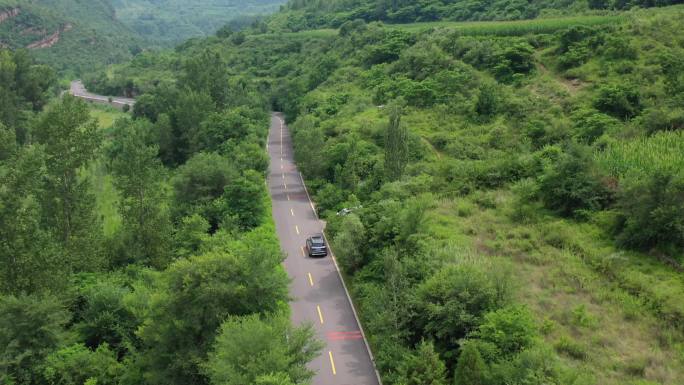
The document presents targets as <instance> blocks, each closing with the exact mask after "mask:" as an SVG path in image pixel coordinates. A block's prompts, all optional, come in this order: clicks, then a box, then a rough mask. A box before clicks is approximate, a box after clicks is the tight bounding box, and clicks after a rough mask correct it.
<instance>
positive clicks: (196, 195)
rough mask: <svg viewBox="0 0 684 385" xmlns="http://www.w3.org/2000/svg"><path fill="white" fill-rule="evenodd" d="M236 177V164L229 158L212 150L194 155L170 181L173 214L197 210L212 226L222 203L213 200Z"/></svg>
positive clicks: (215, 224)
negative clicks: (172, 192)
mask: <svg viewBox="0 0 684 385" xmlns="http://www.w3.org/2000/svg"><path fill="white" fill-rule="evenodd" d="M237 178H238V175H237V170H236V167H235V166H234V165H233V163H232V162H231V161H230V160H229V159H227V158H225V157H223V156H221V155H219V154H216V153H199V154H196V155H195V156H193V157H192V158H190V159H189V160H188V162H187V163H185V164H184V165H182V166H180V167H179V168H178V170H177V172H176V175H175V176H174V177H173V179H172V180H171V184H172V185H173V190H174V198H173V200H174V212H175V213H176V216H186V215H190V214H192V213H199V214H201V215H202V216H204V217H205V219H207V220H208V221H209V223H210V224H211V226H212V229H216V228H217V227H218V224H219V223H220V222H221V220H222V219H223V214H224V212H223V210H224V209H225V203H224V202H215V201H216V200H217V199H218V198H220V197H221V196H222V195H223V193H224V189H225V187H226V186H228V185H229V184H230V183H232V182H233V181H234V180H235V179H237ZM217 207H218V209H216V208H217ZM217 211H218V212H217Z"/></svg>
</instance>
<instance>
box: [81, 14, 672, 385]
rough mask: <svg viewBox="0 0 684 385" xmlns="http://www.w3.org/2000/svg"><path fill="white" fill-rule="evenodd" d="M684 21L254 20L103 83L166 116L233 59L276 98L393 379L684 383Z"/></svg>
mask: <svg viewBox="0 0 684 385" xmlns="http://www.w3.org/2000/svg"><path fill="white" fill-rule="evenodd" d="M287 12H289V11H286V12H285V13H287ZM278 17H279V16H276V18H278ZM683 18H684V10H683V9H682V7H681V6H673V7H667V8H663V9H651V10H634V11H630V12H624V13H617V14H615V15H612V16H611V15H605V16H586V17H580V16H573V17H565V18H550V19H536V20H528V21H518V22H503V23H498V22H477V23H470V22H469V23H455V22H447V21H440V22H435V23H412V24H404V25H383V24H381V23H368V24H366V23H364V22H362V21H359V22H354V23H352V24H347V25H346V26H343V27H341V28H339V29H338V30H333V29H323V30H307V31H302V32H298V33H275V34H274V33H267V34H264V33H259V32H258V31H254V32H253V33H248V34H246V35H232V36H229V37H225V38H220V37H212V38H208V39H204V40H197V41H191V42H188V43H186V44H183V45H182V46H180V47H178V49H177V50H176V51H175V52H173V53H171V52H169V53H165V54H163V55H143V56H140V57H138V58H136V60H135V61H133V62H131V63H128V64H126V65H121V66H115V67H113V68H111V69H110V70H109V71H108V72H107V73H101V74H100V75H98V76H94V77H93V78H92V79H91V80H92V82H91V85H93V86H96V87H102V88H103V89H108V88H109V89H110V90H116V89H117V87H121V85H122V84H128V85H130V86H131V87H135V88H136V89H137V90H138V91H140V92H143V96H141V97H140V98H139V102H138V105H137V106H136V109H135V114H136V115H137V116H139V118H140V119H148V118H149V119H152V120H155V119H156V120H158V119H160V116H163V115H164V114H165V112H164V111H166V110H168V108H169V107H168V101H169V100H172V96H173V95H177V94H178V93H179V92H180V93H183V92H185V91H183V88H182V87H180V88H179V86H178V84H177V83H175V82H174V80H173V79H174V77H175V75H174V74H175V73H177V72H178V71H179V68H185V67H186V66H187V65H189V64H190V63H194V64H193V68H199V67H197V61H200V62H207V63H211V62H212V61H207V60H208V58H212V57H214V55H219V57H221V58H222V60H225V64H226V66H227V68H228V71H229V73H230V74H231V76H230V78H229V79H228V80H227V81H226V84H230V85H231V87H234V85H235V84H243V85H250V86H254V87H257V89H258V90H260V92H261V93H263V94H266V95H269V97H270V102H271V105H272V108H273V109H275V110H281V111H284V112H285V113H286V116H287V120H288V122H289V124H290V127H291V129H292V133H293V140H294V144H295V150H296V152H295V153H296V155H297V161H298V166H299V168H300V169H301V170H302V172H303V173H304V176H305V178H306V179H307V181H308V184H309V187H310V191H311V192H312V195H313V198H314V200H315V201H316V204H317V208H318V211H319V213H320V214H321V216H322V217H323V218H325V220H326V221H327V223H328V226H327V232H328V235H329V238H330V239H331V242H332V245H333V248H334V249H335V251H336V253H337V256H338V260H339V263H340V265H341V266H342V268H343V269H344V271H345V273H346V276H347V280H348V284H349V287H350V290H351V293H352V296H353V297H354V299H355V302H356V304H357V306H358V308H359V313H360V317H361V319H362V321H363V322H364V327H365V329H366V331H367V334H368V335H369V340H370V341H369V342H370V344H371V347H372V348H373V352H374V354H375V357H376V362H377V364H378V367H379V370H380V372H381V374H382V376H383V380H384V383H385V384H402V385H403V384H407V383H408V384H424V383H432V384H447V383H456V384H462V383H481V384H487V385H490V384H491V385H502V384H539V385H541V384H558V385H561V384H562V385H569V384H576V385H585V384H586V385H589V384H597V385H598V384H601V385H622V384H639V385H655V384H666V385H678V384H681V383H682V382H683V381H684V371H683V370H682V368H684V361H683V360H684V354H683V353H684V324H682V319H684V318H683V317H684V313H682V309H684V303H682V298H684V284H682V280H681V271H682V269H683V268H682V264H683V263H684V255H683V254H682V249H683V248H684V222H683V219H682V218H684V206H683V203H682V202H684V199H682V197H683V196H684V174H682V164H684V158H683V155H682V154H683V152H682V143H683V142H684V138H683V137H682V129H684V123H683V122H684V118H683V117H684V112H683V111H682V102H683V101H684V99H683V97H684V86H683V84H684V79H683V78H682V73H684V68H682V64H681V63H684V35H682V33H681V28H680V24H681V20H682V19H683ZM183 63H186V64H183ZM207 71H208V70H207ZM200 77H201V76H200ZM215 88H216V87H214V86H212V88H211V89H208V91H207V92H210V93H213V92H215V91H214V89H215ZM218 89H220V87H218ZM232 97H239V93H238V94H233V96H232ZM393 122H394V123H393ZM174 124H175V123H173V121H172V123H171V125H172V126H173V125H174ZM358 206H360V207H361V208H359V209H357V210H355V211H354V212H353V214H350V215H347V216H338V215H336V212H337V211H338V210H340V209H342V208H345V207H358ZM435 352H436V353H435ZM428 365H429V366H428ZM468 365H474V366H472V367H469V366H468ZM426 366H428V367H429V368H430V370H424V368H425V367H426ZM440 368H442V369H440ZM471 371H475V372H476V374H473V373H472V372H471ZM472 375H475V376H476V377H475V378H476V379H478V380H477V381H480V382H472V381H475V380H472V378H473V377H468V376H472ZM477 376H479V377H477ZM464 378H470V380H469V381H471V382H468V381H466V382H462V381H464Z"/></svg>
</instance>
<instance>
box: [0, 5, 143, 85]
mask: <svg viewBox="0 0 684 385" xmlns="http://www.w3.org/2000/svg"><path fill="white" fill-rule="evenodd" d="M12 9H17V10H18V14H17V15H16V16H13V17H10V18H7V19H6V20H4V21H3V22H0V45H2V46H5V47H6V48H11V49H18V48H29V49H31V51H32V56H34V57H35V58H36V59H37V60H40V61H41V62H43V63H49V64H50V65H51V66H52V67H53V68H54V69H56V70H57V71H59V72H65V71H67V70H69V71H71V72H75V73H79V72H82V71H84V70H92V69H93V68H97V67H101V66H103V65H107V64H111V63H117V62H122V61H125V60H128V59H130V58H131V57H132V54H133V53H136V52H138V51H139V50H140V47H141V39H140V38H138V37H137V35H136V34H135V33H134V32H133V31H131V30H130V29H129V28H128V27H126V26H125V25H123V24H121V23H120V22H118V21H117V20H116V19H115V17H114V9H113V8H112V7H111V6H110V5H109V3H108V1H107V0H93V1H88V2H81V1H77V0H36V1H31V2H27V1H19V0H0V12H3V10H4V11H7V10H12Z"/></svg>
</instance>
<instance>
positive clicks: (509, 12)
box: [271, 0, 680, 31]
mask: <svg viewBox="0 0 684 385" xmlns="http://www.w3.org/2000/svg"><path fill="white" fill-rule="evenodd" d="M679 2H680V0H664V1H659V2H653V1H650V0H632V1H625V0H589V1H586V0H532V1H519V0H483V1H479V0H424V1H413V0H330V1H321V0H290V1H288V3H287V5H286V6H285V9H284V11H283V12H280V13H279V14H277V15H276V16H275V17H274V18H272V19H271V25H272V26H273V27H274V28H279V29H285V30H291V31H299V30H303V29H311V28H321V27H334V28H337V27H339V26H341V25H342V24H343V23H344V22H347V21H353V20H356V19H360V20H364V21H366V22H369V21H383V22H386V23H410V22H420V21H435V20H451V21H479V20H522V19H533V18H536V17H540V16H559V15H570V14H578V13H586V12H590V11H599V10H625V9H629V8H632V7H651V6H655V5H657V6H664V5H668V4H676V3H679Z"/></svg>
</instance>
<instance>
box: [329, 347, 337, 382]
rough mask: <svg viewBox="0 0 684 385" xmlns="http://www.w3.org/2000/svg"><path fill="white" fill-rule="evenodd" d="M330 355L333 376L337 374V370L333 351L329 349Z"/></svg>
mask: <svg viewBox="0 0 684 385" xmlns="http://www.w3.org/2000/svg"><path fill="white" fill-rule="evenodd" d="M328 356H329V357H330V367H331V368H332V372H333V376H334V375H337V370H335V360H333V356H332V352H331V351H328Z"/></svg>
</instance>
